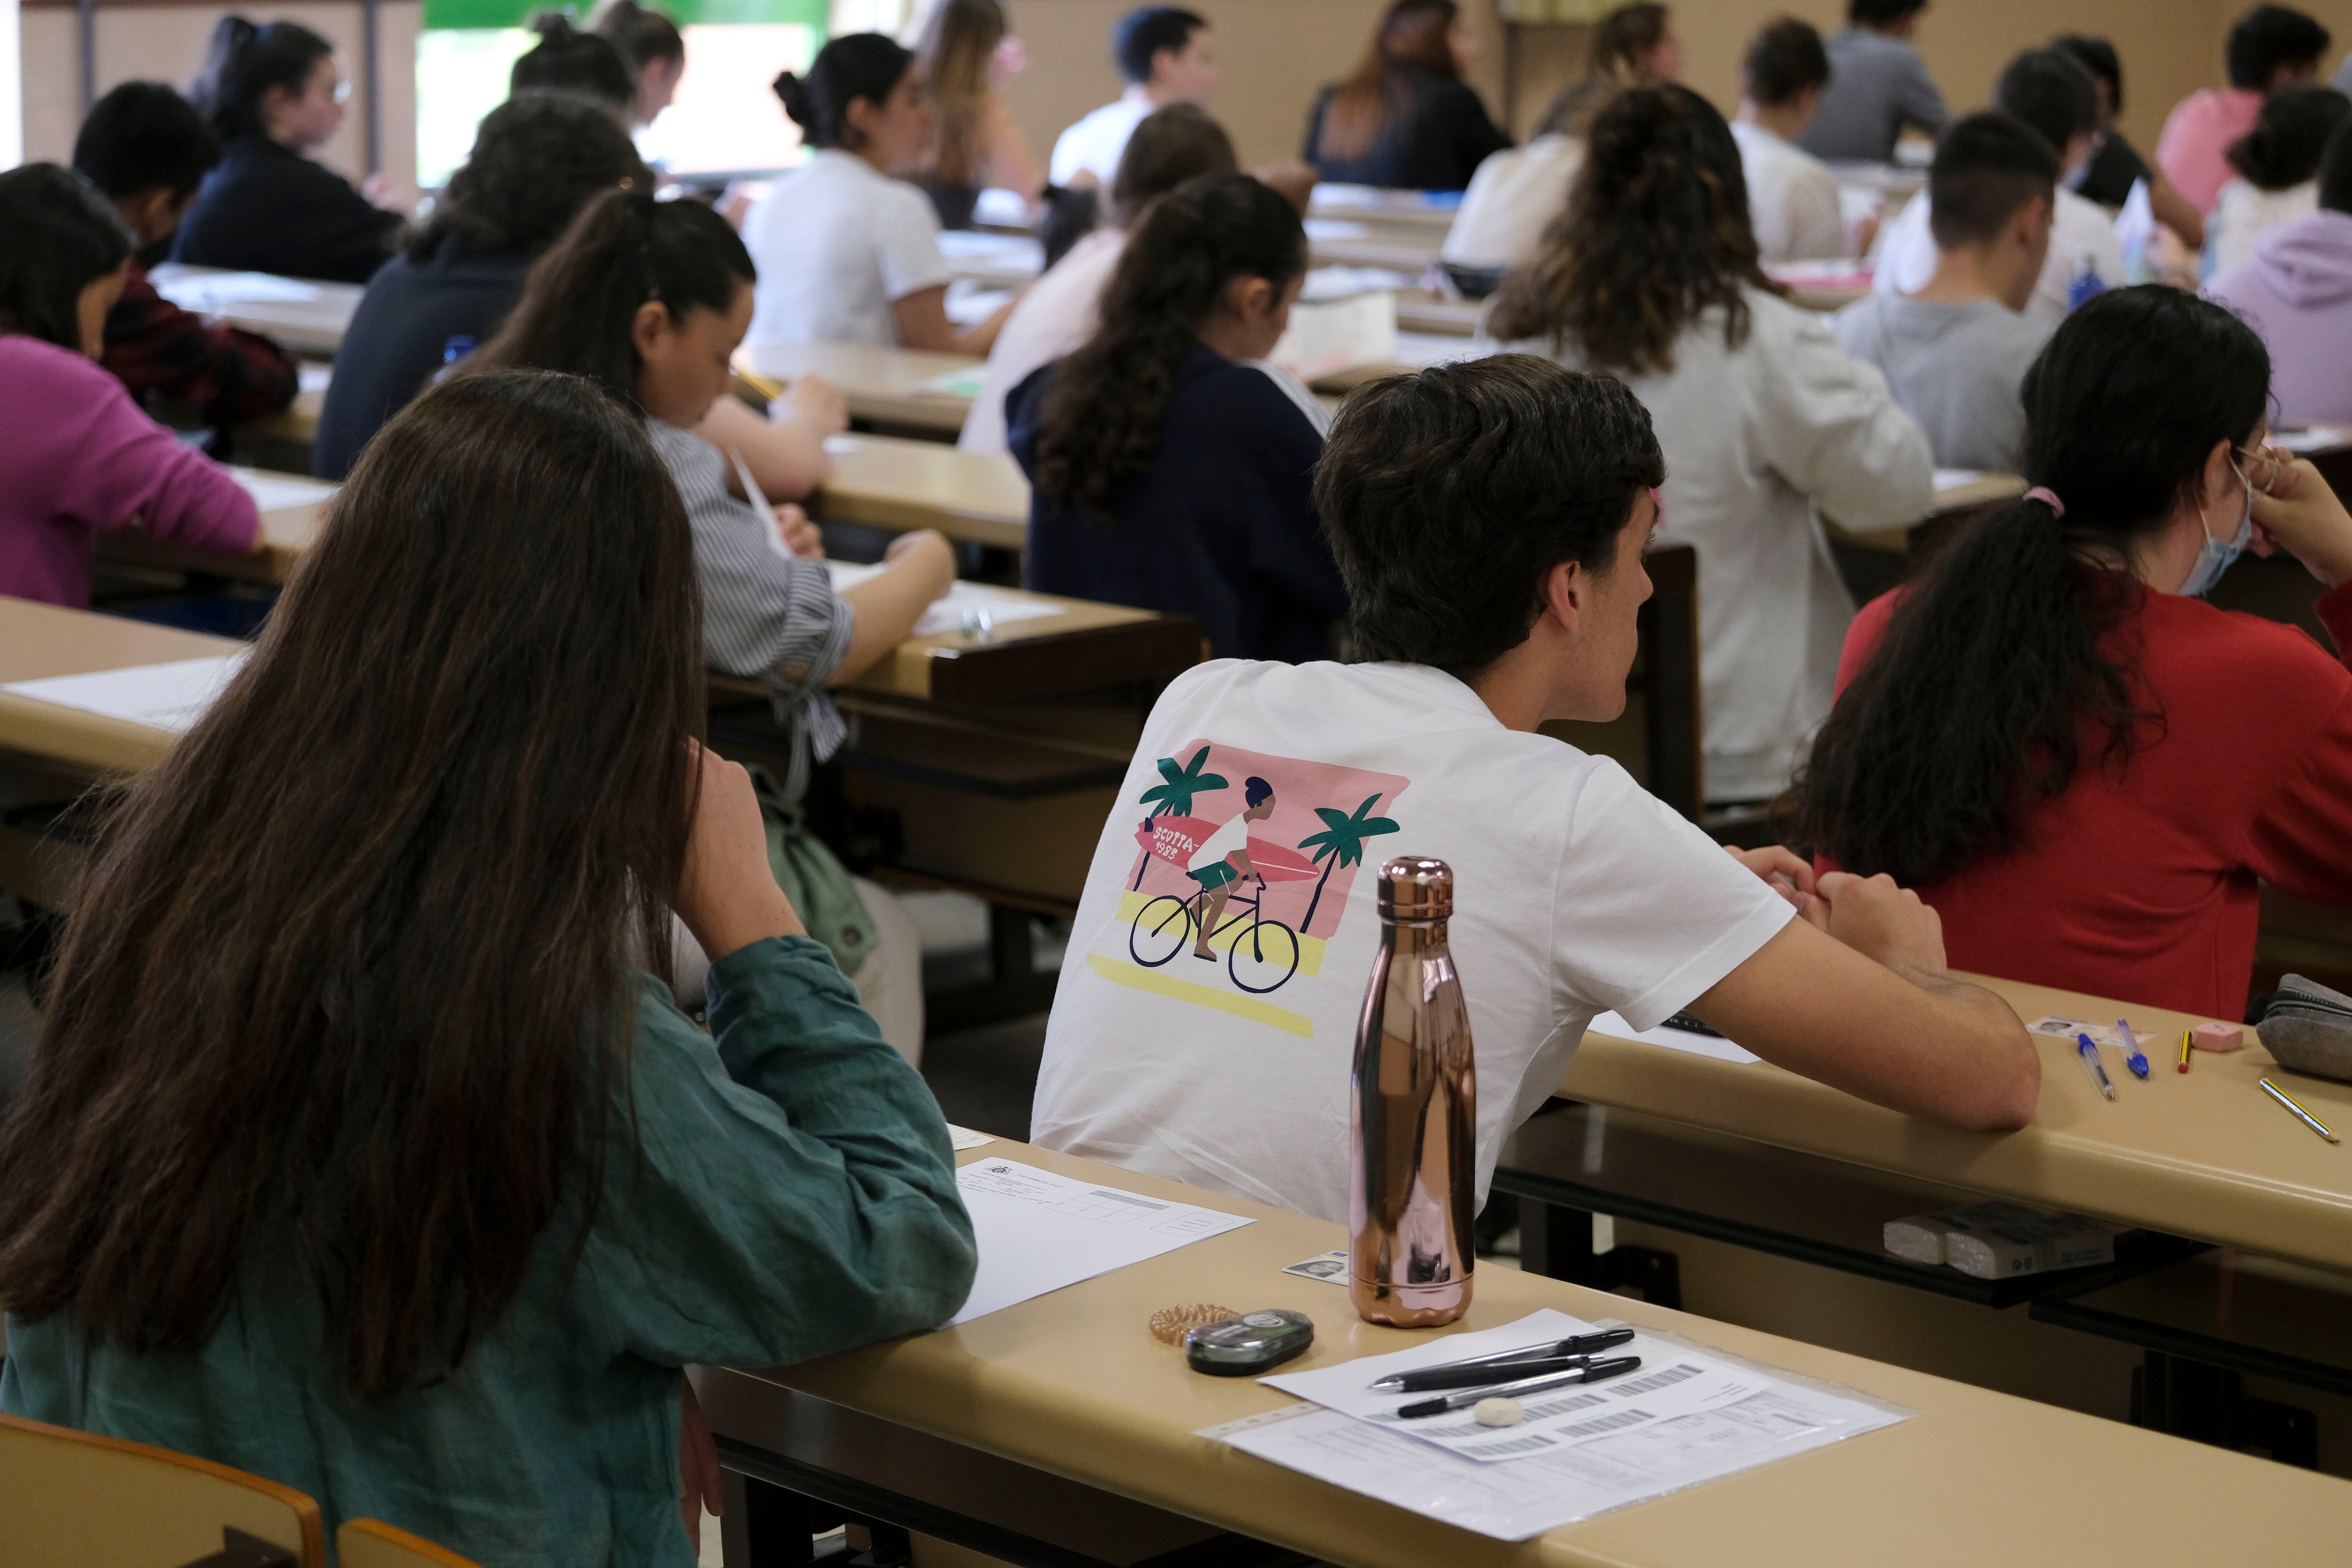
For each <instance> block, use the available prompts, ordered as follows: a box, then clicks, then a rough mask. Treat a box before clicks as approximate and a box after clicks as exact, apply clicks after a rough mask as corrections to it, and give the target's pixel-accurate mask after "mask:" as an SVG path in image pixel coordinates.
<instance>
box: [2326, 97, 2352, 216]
mask: <svg viewBox="0 0 2352 1568" xmlns="http://www.w3.org/2000/svg"><path fill="white" fill-rule="evenodd" d="M2319 205H2320V206H2321V207H2323V208H2325V209H2326V211H2328V212H2332V213H2352V120H2347V121H2345V122H2344V123H2343V124H2341V125H2339V126H2337V127H2336V134H2335V135H2333V136H2331V137H2329V138H2328V139H2327V155H2326V157H2325V158H2322V159H2321V160H2320V161H2319Z"/></svg>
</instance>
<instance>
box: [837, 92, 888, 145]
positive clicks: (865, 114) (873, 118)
mask: <svg viewBox="0 0 2352 1568" xmlns="http://www.w3.org/2000/svg"><path fill="white" fill-rule="evenodd" d="M881 119H882V106H881V105H880V104H878V103H877V102H875V101H874V100H872V99H870V98H853V99H851V100H849V107H848V108H847V109H845V110H842V111H841V122H842V123H843V124H844V125H845V126H847V127H848V128H849V129H850V131H851V132H854V133H855V134H856V138H857V140H856V141H855V142H850V143H849V146H850V148H851V149H852V150H853V151H854V150H856V149H857V148H860V147H866V146H870V145H871V144H872V143H873V141H874V128H875V126H876V125H877V124H878V123H880V121H881Z"/></svg>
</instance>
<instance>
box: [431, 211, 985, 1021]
mask: <svg viewBox="0 0 2352 1568" xmlns="http://www.w3.org/2000/svg"><path fill="white" fill-rule="evenodd" d="M754 280H755V274H754V272H753V270H752V267H751V255H750V254H749V253H748V252H747V251H745V250H744V248H743V242H742V240H741V239H740V238H738V237H736V234H735V231H734V230H733V229H731V228H730V227H728V226H727V220H726V219H725V218H722V217H720V216H719V215H718V214H717V213H714V212H712V211H711V210H710V209H709V207H707V206H705V205H702V204H701V203H700V202H692V201H679V202H656V201H655V200H654V197H653V193H652V192H650V191H647V190H645V189H642V188H639V189H634V190H625V191H608V192H606V193H605V194H604V195H601V196H598V197H597V198H596V199H595V200H594V201H593V202H591V203H590V204H589V205H588V206H587V207H586V208H585V209H584V210H583V212H582V213H581V215H580V216H579V218H578V220H577V221H576V222H574V223H573V224H572V227H571V228H570V229H569V230H567V231H566V232H565V234H564V236H563V237H562V239H560V240H558V241H557V242H556V244H555V245H554V247H552V248H551V249H550V250H549V251H548V252H547V254H546V255H544V256H542V257H541V258H540V259H539V262H538V264H537V265H536V266H534V267H533V268H531V271H530V280H529V281H528V282H527V283H526V284H525V285H524V288H523V294H522V298H521V299H520V300H519V301H517V303H516V305H515V308H514V310H513V313H512V314H510V315H509V317H508V318H507V324H506V326H505V327H504V328H503V329H502V330H501V331H499V335H498V336H497V337H496V338H494V339H492V340H491V341H490V342H488V343H487V344H485V345H484V346H483V347H481V348H480V349H478V350H477V351H476V352H475V353H474V354H473V356H472V357H471V358H469V359H468V360H467V362H466V372H467V374H470V373H471V372H472V371H473V370H474V369H476V368H477V367H480V368H484V369H492V368H498V367H502V366H514V365H530V366H536V367H538V368H540V369H542V370H562V371H570V372H572V373H573V374H579V375H585V376H588V377H591V378H592V379H593V380H595V381H597V382H598V383H600V384H602V385H603V386H604V389H605V390H606V391H608V392H610V393H612V394H613V395H614V396H615V397H619V398H623V399H625V400H627V401H629V402H631V403H634V404H635V405H636V406H637V407H639V408H641V409H643V410H644V411H645V416H646V431H647V433H648V434H649V435H651V437H653V444H654V450H655V451H656V452H657V453H659V454H660V456H661V459H662V461H663V462H664V463H665V464H666V465H667V467H668V468H669V472H670V477H671V478H672V479H674V480H676V481H677V489H678V490H679V492H680V493H681V494H683V495H684V496H685V498H686V515H687V521H688V522H689V523H690V524H692V526H693V531H694V564H695V569H696V574H697V575H698V577H699V578H700V580H701V584H702V606H703V614H702V642H703V652H704V655H705V657H706V658H708V659H709V662H710V665H711V668H715V669H719V670H722V671H724V672H725V673H727V674H729V675H733V676H740V677H743V678H746V679H757V680H763V681H765V682H766V683H767V685H768V687H769V688H770V690H771V692H772V697H773V702H774V707H775V711H776V717H777V719H778V721H779V722H781V723H782V724H783V725H784V726H785V727H786V729H787V730H788V731H789V733H790V735H791V744H792V755H791V762H790V764H789V766H788V768H787V770H786V773H785V776H784V777H783V778H782V780H780V781H777V782H778V784H779V788H780V791H781V793H780V794H779V795H776V796H775V797H773V798H772V801H771V804H772V805H773V806H775V807H776V809H777V812H778V816H779V818H780V821H779V823H778V831H779V833H780V835H781V837H782V841H783V843H784V847H783V848H782V849H780V850H779V851H778V855H779V858H780V860H781V862H782V866H783V868H785V870H786V871H788V872H790V873H791V874H792V875H793V877H794V879H796V880H798V881H800V883H801V886H800V887H799V888H798V889H797V891H798V892H799V893H800V894H801V896H802V904H803V913H804V915H805V918H806V919H807V920H808V921H809V924H810V929H811V931H813V932H814V934H815V935H816V937H817V939H818V940H819V941H821V942H824V943H825V945H826V946H828V947H830V948H832V949H833V950H834V954H835V957H836V958H838V959H840V960H841V963H842V969H843V971H844V972H845V973H847V974H848V975H849V977H850V979H851V980H852V981H853V982H854V983H855V984H856V985H857V988H858V994H859V995H861V996H862V997H864V998H865V1001H866V1008H867V1010H868V1011H870V1012H872V1013H873V1014H874V1016H875V1017H876V1018H877V1020H879V1021H880V1023H881V1026H882V1033H883V1037H884V1038H886V1039H887V1040H888V1041H889V1042H890V1043H891V1044H892V1045H893V1046H895V1047H898V1049H899V1050H900V1051H902V1052H903V1053H905V1054H906V1056H907V1057H908V1059H910V1060H912V1059H915V1058H918V1057H919V1055H920V1054H921V1051H922V1042H923V987H922V942H921V936H920V934H919V932H918V931H916V930H915V927H914V922H913V921H912V919H911V917H909V916H908V914H907V913H906V911H905V910H904V909H903V907H901V906H900V905H899V903H898V900H895V899H893V898H892V897H891V896H890V895H889V894H888V893H886V892H884V891H883V890H882V889H881V888H879V887H878V886H877V885H875V884H874V883H871V882H867V881H866V880H864V879H852V878H851V877H850V876H849V875H848V874H847V873H846V872H845V871H844V870H843V869H842V868H841V866H840V863H839V862H838V861H837V860H835V859H834V858H832V855H831V853H830V851H828V850H826V849H825V847H824V845H823V844H822V843H820V842H819V841H818V840H817V839H816V838H815V837H814V836H811V835H809V834H808V833H807V832H806V830H805V829H804V828H803V827H802V826H800V823H799V820H798V807H799V804H800V799H801V796H802V794H803V790H804V789H805V787H806V784H807V778H808V770H809V766H810V764H811V763H813V762H823V761H824V760H825V759H826V758H828V757H830V756H832V755H833V753H834V752H835V751H836V750H837V749H838V748H839V747H840V745H841V743H842V742H843V741H844V740H845V739H846V738H847V735H848V730H847V727H846V726H845V724H844V723H843V722H842V719H841V715H840V713H839V712H838V711H836V710H835V708H834V705H833V699H832V698H831V697H829V696H827V695H826V692H827V691H828V689H831V688H833V687H835V686H843V685H846V684H847V683H848V682H849V681H851V680H853V679H856V678H857V677H858V676H860V675H862V674H864V673H865V672H866V670H867V669H869V668H872V667H873V666H874V665H875V664H876V663H877V661H879V660H881V659H883V658H887V657H888V656H889V654H890V653H891V651H892V650H893V649H895V648H896V647H898V645H899V644H900V643H902V642H904V641H906V640H907V637H908V634H909V633H910V632H912V631H913V630H914V626H915V622H916V620H917V619H918V618H919V617H920V616H921V615H922V613H923V611H924V610H925V609H926V608H927V607H928V606H929V605H930V603H931V601H932V600H934V599H936V598H938V597H939V596H940V595H942V594H944V593H946V592H947V590H948V587H949V585H950V584H951V583H953V582H954V581H955V553H954V552H953V550H952V549H950V546H949V544H948V542H947V541H946V540H944V539H942V538H940V536H939V535H938V534H936V533H933V532H930V531H928V530H927V531H923V532H919V533H908V534H901V535H900V536H899V537H898V539H896V540H894V541H893V542H891V545H890V549H889V552H888V553H887V555H886V556H885V557H884V560H885V562H886V563H887V564H885V565H884V567H883V569H882V570H881V571H880V572H879V573H877V574H875V575H874V576H872V577H870V578H868V579H867V580H866V581H865V582H862V583H859V584H856V585H855V586H854V587H850V588H847V589H844V590H843V591H841V592H839V593H835V591H834V587H833V579H832V577H831V575H830V574H829V573H828V572H827V570H826V567H825V563H824V559H823V556H822V548H821V546H820V544H819V542H818V541H817V539H816V533H815V530H814V528H812V527H810V525H809V523H808V521H807V520H806V519H805V518H803V517H802V516H801V515H800V510H799V509H798V508H797V507H783V508H778V509H776V510H775V511H774V512H773V513H769V512H766V511H763V510H761V509H760V508H759V507H758V506H756V505H755V504H753V502H752V501H751V499H750V498H749V497H748V496H747V495H746V493H745V488H744V486H743V484H742V479H741V474H742V468H743V467H744V466H747V465H745V464H744V463H742V462H741V461H740V452H738V451H736V450H733V449H730V450H729V451H726V452H722V451H721V450H720V449H719V447H717V446H714V445H713V444H712V443H711V442H710V441H709V440H708V439H706V438H705V437H704V436H702V435H698V434H697V431H698V428H699V429H700V430H703V431H706V432H707V431H709V430H711V429H712V428H713V426H712V424H711V418H712V411H713V407H714V405H718V404H719V403H722V402H726V401H731V398H732V394H731V392H730V371H729V368H728V365H729V361H730V356H732V355H733V353H734V352H735V349H736V345H737V344H739V343H740V342H742V339H743V328H744V325H745V323H746V322H748V321H750V320H751V296H752V288H753V284H754ZM719 428H720V429H721V430H722V432H723V428H724V427H723V426H722V427H719ZM812 862H814V863H815V865H816V869H814V871H812V870H811V869H810V867H811V863H812ZM853 889H854V895H853ZM820 894H823V895H824V896H823V901H822V903H817V902H815V900H817V899H818V897H819V895H820Z"/></svg>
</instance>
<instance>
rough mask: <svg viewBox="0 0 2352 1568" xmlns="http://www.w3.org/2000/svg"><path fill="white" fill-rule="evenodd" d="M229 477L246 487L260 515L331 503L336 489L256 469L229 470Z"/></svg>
mask: <svg viewBox="0 0 2352 1568" xmlns="http://www.w3.org/2000/svg"><path fill="white" fill-rule="evenodd" d="M229 477H230V478H232V479H236V482H237V483H238V484H240V485H242V486H244V487H245V493H246V494H247V495H249V496H251V497H252V498H253V504H254V506H255V507H256V508H257V510H262V511H279V510H284V509H286V508H288V507H297V506H315V505H317V504H318V503H319V502H320V501H322V500H331V499H332V498H333V496H334V493H335V491H336V489H338V488H339V487H337V486H334V485H325V484H320V482H319V481H318V480H316V479H303V478H302V477H301V476H299V474H270V473H264V472H263V471H262V470H260V469H259V468H231V469H230V470H229Z"/></svg>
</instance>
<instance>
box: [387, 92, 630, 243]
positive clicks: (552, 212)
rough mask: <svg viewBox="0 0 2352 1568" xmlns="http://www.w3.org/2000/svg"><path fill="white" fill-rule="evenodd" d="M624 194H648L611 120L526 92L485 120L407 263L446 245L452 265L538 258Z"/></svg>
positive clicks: (564, 96) (585, 106)
mask: <svg viewBox="0 0 2352 1568" xmlns="http://www.w3.org/2000/svg"><path fill="white" fill-rule="evenodd" d="M622 184H627V185H629V186H632V187H634V188H635V189H639V190H651V189H652V188H653V176H652V175H651V174H649V173H647V172H646V166H645V164H644V163H641V162H639V161H638V158H637V150H636V148H635V145H634V144H632V143H631V142H630V141H629V133H628V132H627V131H625V129H623V128H622V125H621V122H620V121H617V120H615V119H614V118H613V116H612V114H611V112H610V111H608V110H605V109H604V107H603V106H602V105H601V104H598V103H597V102H595V101H594V100H591V99H585V98H579V97H575V96H574V95H572V94H571V93H562V92H526V93H523V94H521V95H520V97H516V98H510V99H509V100H506V101H505V102H504V103H501V104H499V106H498V107H497V108H496V109H493V110H490V112H489V113H488V115H486V116H484V117H483V120H482V124H481V129H480V130H478V131H477V132H475V133H474V151H473V153H472V154H471V155H470V156H469V157H467V160H466V163H465V166H464V167H463V168H461V169H459V170H458V171H457V173H456V174H452V175H450V176H449V185H448V188H447V189H446V190H445V191H443V192H442V193H441V199H440V201H439V202H437V203H436V204H435V205H434V208H433V216H432V217H431V218H430V219H429V220H427V222H426V223H425V226H423V227H422V228H420V229H418V230H417V232H416V237H415V238H414V239H411V240H410V241H409V242H408V254H409V255H410V256H411V257H412V258H415V259H417V260H420V261H421V260H423V259H424V258H426V257H428V256H431V255H432V254H433V253H434V252H435V251H436V250H437V249H439V248H440V247H441V245H442V243H443V242H444V241H447V242H449V243H451V244H454V245H455V246H457V255H459V256H460V257H465V256H488V255H494V254H497V253H499V252H500V251H516V250H520V251H539V250H544V249H545V248H546V247H549V246H551V245H552V244H554V243H555V237H556V236H558V235H560V234H562V232H563V229H564V226H565V225H567V224H569V223H570V222H571V221H572V217H573V216H574V215H576V214H577V213H578V212H579V211H580V209H581V208H582V207H583V206H586V205H588V202H589V199H590V198H591V197H593V196H594V195H596V193H597V192H599V191H606V190H611V189H613V188H614V186H617V185H622Z"/></svg>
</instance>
